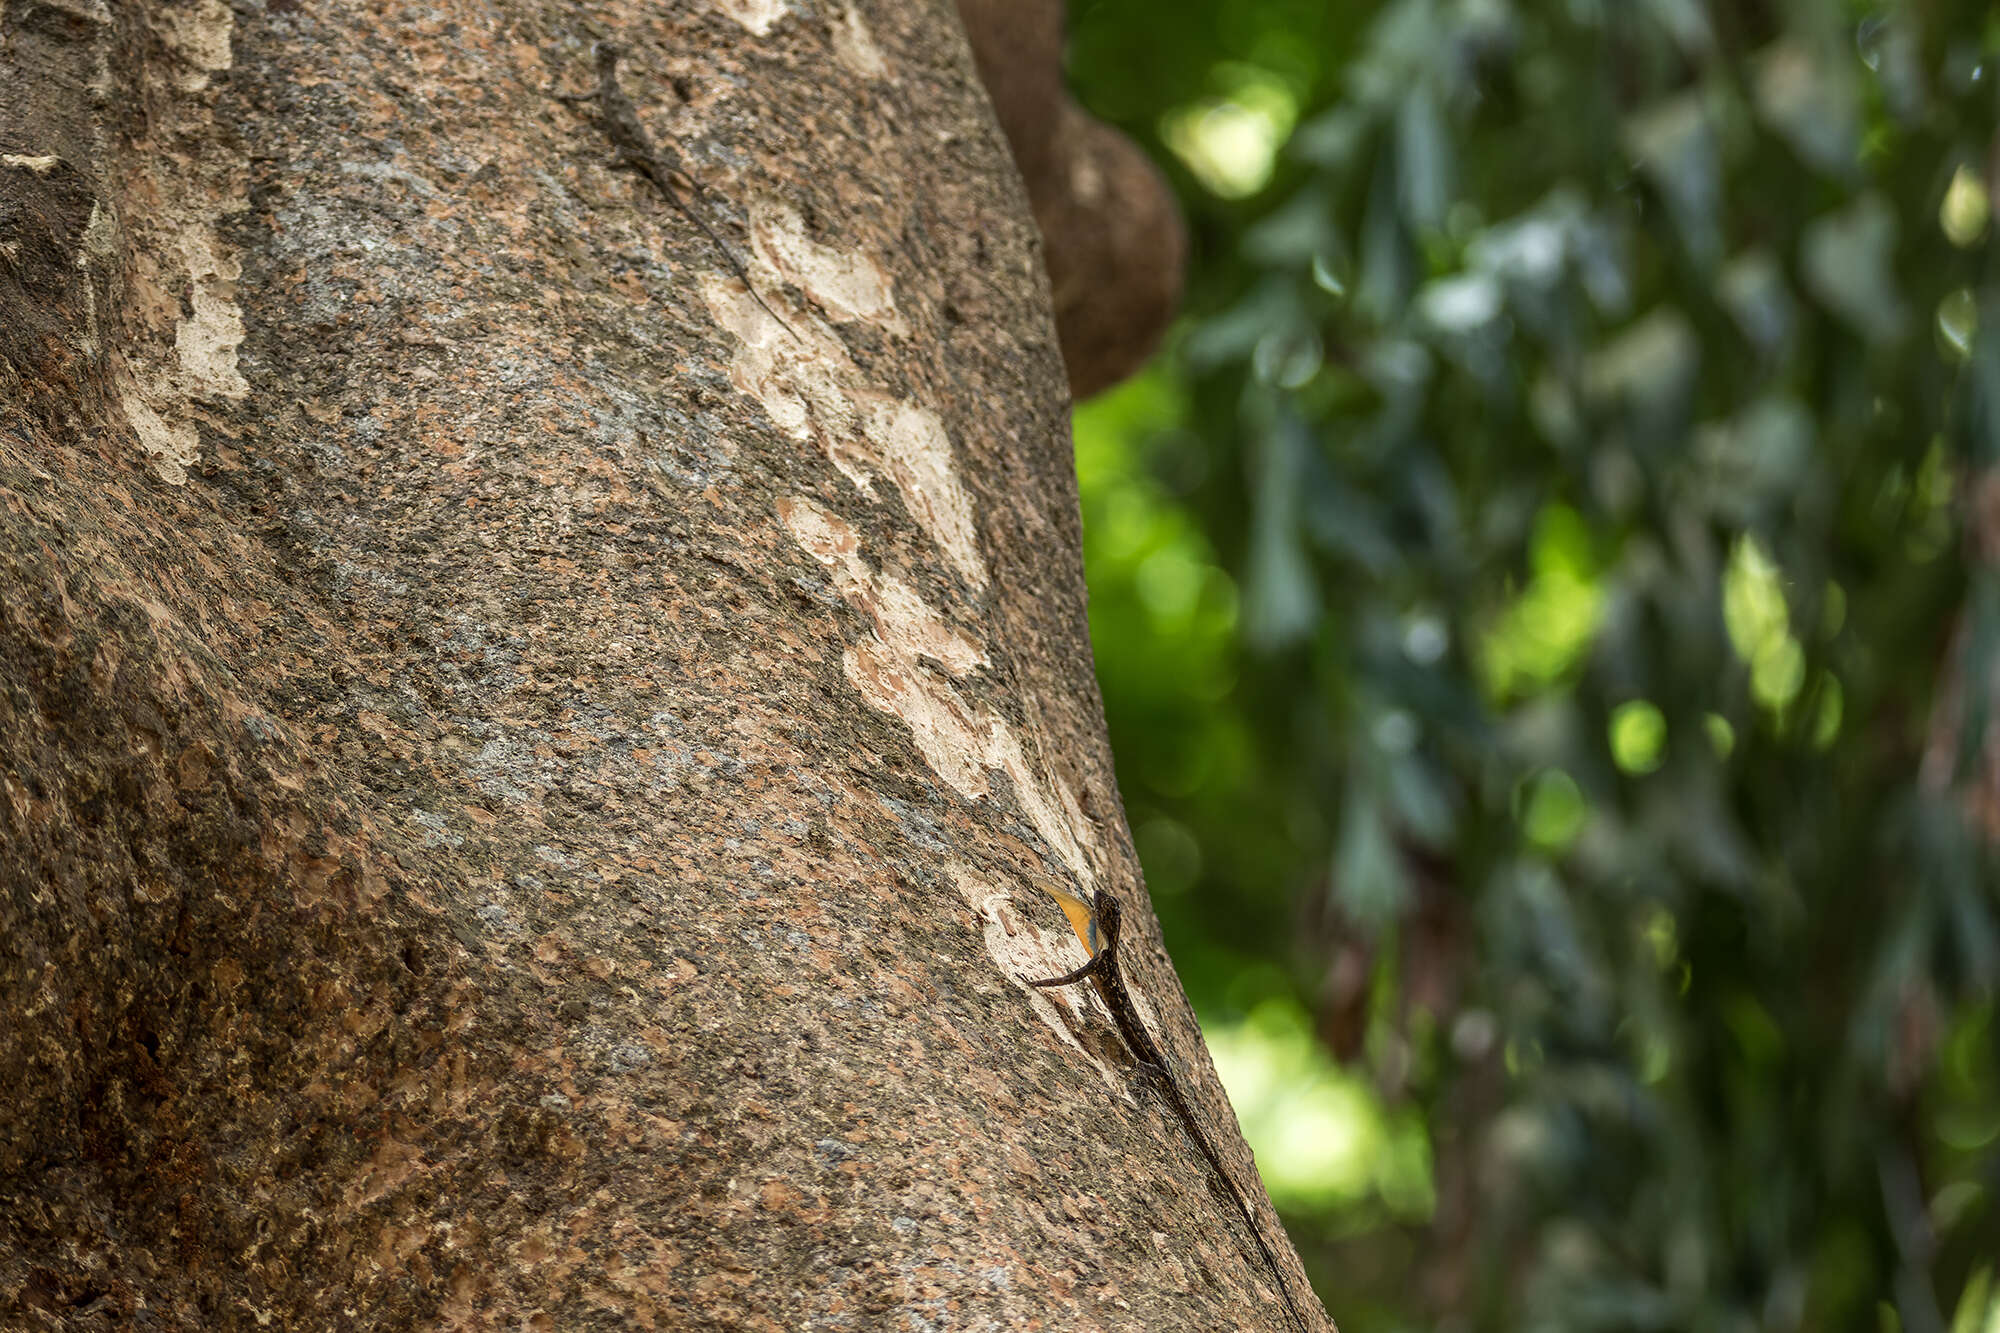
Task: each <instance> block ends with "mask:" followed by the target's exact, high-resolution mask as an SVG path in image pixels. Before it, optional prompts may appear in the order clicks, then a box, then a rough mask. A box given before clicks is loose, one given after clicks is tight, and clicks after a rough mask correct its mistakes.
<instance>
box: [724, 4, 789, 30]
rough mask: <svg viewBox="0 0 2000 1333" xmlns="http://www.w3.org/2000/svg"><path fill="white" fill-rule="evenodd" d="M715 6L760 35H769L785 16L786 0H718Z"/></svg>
mask: <svg viewBox="0 0 2000 1333" xmlns="http://www.w3.org/2000/svg"><path fill="white" fill-rule="evenodd" d="M715 7H716V8H717V9H719V10H721V11H722V12H723V13H724V14H725V15H727V16H728V17H729V18H732V19H734V20H735V21H736V22H737V23H739V24H741V25H742V26H743V27H744V28H745V29H746V30H748V31H749V32H751V33H753V34H755V35H756V36H758V37H768V36H770V35H771V29H772V28H773V27H775V26H777V22H778V20H779V19H781V18H783V17H784V16H785V10H786V8H787V6H786V4H785V0H716V5H715Z"/></svg>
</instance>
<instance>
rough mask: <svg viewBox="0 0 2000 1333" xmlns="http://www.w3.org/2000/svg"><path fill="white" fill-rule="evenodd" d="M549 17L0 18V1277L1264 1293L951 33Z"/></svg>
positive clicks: (49, 1321) (441, 1322)
mask: <svg viewBox="0 0 2000 1333" xmlns="http://www.w3.org/2000/svg"><path fill="white" fill-rule="evenodd" d="M593 13H594V14H595V15H596V17H594V18H591V19H585V18H583V17H580V16H579V15H578V13H577V11H575V10H574V9H572V8H571V7H568V6H557V5H547V6H542V5H537V4H533V3H518V4H516V3H506V4H501V5H497V6H495V5H488V6H479V5H464V4H459V3H456V2H455V0H444V3H442V4H441V5H432V6H412V7H403V6H383V7H366V6H338V5H336V6H322V5H301V4H299V3H298V0H265V3H262V4H259V3H256V0H244V3H241V4H238V5H236V6H235V7H233V8H232V7H230V6H227V5H225V4H223V3H221V0H187V2H186V3H182V4H178V5H173V6H168V5H164V4H158V5H146V6H120V7H118V8H116V9H115V10H114V9H109V8H106V7H104V6H103V3H102V0H22V3H19V4H17V5H15V6H13V7H11V8H10V9H9V10H8V13H7V19H6V21H7V23H8V25H9V29H8V31H7V33H6V40H5V42H4V44H0V411H4V418H0V655H4V677H3V678H0V912H4V917H0V1080H4V1084H5V1087H6V1089H7V1093H8V1097H9V1099H10V1105H9V1107H8V1110H7V1113H6V1115H5V1116H4V1117H0V1325H4V1326H5V1327H8V1328H16V1327H23V1328H64V1329H70V1328H94V1327H105V1328H124V1327H145V1328H190V1329H193V1328H199V1329H219V1328H237V1327H244V1328H248V1327H274V1328H283V1329H322V1328H326V1329H332V1328H349V1327H352V1328H391V1327H466V1328H503V1327H504V1328H535V1329H542V1328H548V1329H577V1328H587V1327H605V1328H627V1327H637V1328H702V1327H713V1328H729V1329H737V1328H742V1329H771V1330H777V1329H787V1330H790V1329H800V1328H828V1329H847V1328H854V1329H866V1328H890V1327H893V1328H939V1329H943V1328H985V1327H1002V1328H1024V1327H1034V1326H1040V1327H1051V1328H1074V1329H1087V1328H1146V1329H1201V1330H1211V1329H1221V1328H1233V1327H1255V1328H1281V1327H1286V1326H1287V1319H1286V1316H1285V1315H1284V1305H1283V1303H1282V1302H1281V1301H1280V1300H1279V1294H1280V1293H1279V1292H1278V1291H1277V1289H1276V1288H1277V1279H1276V1278H1274V1276H1273V1275H1272V1273H1271V1272H1270V1266H1269V1265H1268V1264H1266V1263H1264V1262H1262V1261H1261V1260H1260V1258H1259V1255H1258V1251H1257V1248H1256V1246H1255V1245H1253V1244H1252V1242H1251V1237H1250V1236H1249V1235H1248V1233H1247V1231H1246V1230H1245V1229H1244V1227H1243V1226H1242V1224H1241V1221H1240V1219H1239V1218H1237V1217H1236V1215H1235V1214H1234V1211H1233V1205H1231V1204H1230V1203H1229V1202H1228V1201H1227V1199H1226V1198H1225V1197H1224V1196H1223V1195H1222V1194H1220V1193H1219V1192H1218V1191H1217V1190H1216V1189H1214V1188H1213V1187H1212V1184H1211V1181H1210V1179H1209V1176H1208V1174H1207V1172H1206V1170H1205V1168H1204V1166H1203V1164H1202V1161H1201V1159H1200V1157H1199V1156H1198V1155H1197V1153H1196V1152H1194V1151H1193V1149H1192V1148H1191V1147H1190V1145H1189V1144H1188V1142H1187V1140H1186V1139H1185V1138H1184V1136H1183V1135H1182V1133H1181V1131H1180V1130H1179V1128H1178V1126H1177V1124H1176V1123H1175V1122H1174V1121H1173V1120H1172V1119H1171V1118H1169V1117H1167V1116H1165V1115H1163V1114H1162V1113H1161V1111H1160V1109H1159V1103H1158V1101H1157V1099H1156V1098H1154V1097H1152V1096H1150V1095H1148V1093H1147V1091H1146V1090H1145V1088H1144V1086H1143V1085H1142V1084H1141V1083H1139V1082H1136V1081H1134V1080H1133V1079H1132V1078H1131V1077H1130V1076H1129V1070H1128V1063H1129V1061H1128V1057H1127V1056H1125V1054H1124V1053H1123V1050H1122V1047H1120V1046H1119V1044H1118V1041H1117V1038H1116V1036H1115V1031H1114V1029H1113V1028H1112V1026H1111V1024H1110V1022H1109V1020H1108V1019H1107V1017H1106V1015H1105V1013H1104V1011H1103V1010H1102V1008H1101V1006H1100V1005H1099V1004H1098V1003H1097V1001H1096V1000H1094V999H1092V998H1089V997H1088V996H1086V995H1085V994H1084V993H1083V992H1082V991H1081V990H1069V991H1054V992H1042V991H1035V990H1030V989H1029V988H1027V987H1026V985H1025V984H1024V983H1023V978H1024V977H1032V976H1041V975H1047V974H1051V973H1056V972H1061V971H1066V970H1068V969H1069V968H1070V967H1071V966H1073V965H1074V964H1075V963H1076V962H1077V961H1079V960H1080V959H1081V957H1082V954H1081V950H1080V947H1079V945H1078V943H1077V941H1076V937H1075V935H1074V934H1072V931H1071V929H1070V926H1069V924H1068V923H1067V922H1066V921H1065V919H1064V917H1063V915H1062V913H1061V912H1059V911H1058V910H1057V905H1056V903H1055V901H1054V900H1053V899H1052V896H1051V891H1053V892H1058V893H1062V894H1067V895H1072V896H1083V897H1087V896H1088V894H1089V892H1090V891H1091V890H1093V889H1095V888H1098V887H1106V888H1109V889H1111V890H1112V891H1114V892H1116V893H1118V894H1119V895H1120V896H1121V897H1122V898H1123V899H1124V901H1125V905H1126V913H1125V916H1126V920H1127V922H1128V930H1127V936H1128V945H1127V949H1128V955H1127V962H1128V965H1129V968H1130V971H1131V973H1132V975H1133V978H1134V985H1135V989H1136V991H1137V992H1138V996H1139V1003H1140V1005H1141V1006H1142V1007H1144V1008H1145V1009H1146V1011H1147V1012H1146V1017H1147V1018H1148V1019H1149V1021H1151V1022H1152V1024H1153V1025H1154V1027H1155V1028H1156V1030H1157V1033H1158V1036H1159V1039H1160V1042H1161V1044H1162V1046H1164V1047H1165V1049H1166V1050H1167V1051H1168V1053H1169V1054H1170V1055H1171V1056H1172V1057H1173V1058H1174V1060H1175V1061H1176V1062H1177V1063H1178V1064H1179V1065H1180V1068H1181V1073H1182V1075H1183V1077H1184V1080H1185V1081H1186V1082H1187V1083H1188V1084H1189V1085H1190V1088H1191V1091H1192V1095H1193V1097H1194V1098H1195V1100H1196V1102H1197V1103H1198V1106H1199V1108H1200V1110H1201V1111H1202V1112H1203V1114H1204V1115H1205V1117H1206V1118H1207V1120H1208V1122H1209V1126H1210V1128H1209V1133H1210V1134H1211V1135H1212V1136H1214V1137H1215V1138H1216V1139H1217V1140H1218V1141H1220V1143H1221V1144H1222V1151H1223V1154H1224V1155H1225V1157H1226V1158H1228V1160H1229V1162H1230V1165H1231V1167H1232V1169H1233V1171H1234V1173H1235V1174H1236V1177H1237V1180H1238V1184H1239V1186H1241V1187H1244V1188H1246V1189H1247V1190H1248V1191H1249V1192H1251V1193H1252V1195H1253V1196H1254V1198H1255V1200H1256V1206H1257V1209H1258V1211H1259V1214H1260V1223H1261V1225H1263V1226H1264V1227H1265V1228H1266V1229H1267V1231H1266V1234H1268V1235H1270V1236H1272V1237H1273V1238H1274V1244H1275V1247H1276V1248H1277V1250H1278V1252H1279V1255H1280V1259H1281V1261H1282V1263H1283V1265H1284V1266H1285V1269H1286V1272H1285V1275H1284V1280H1285V1281H1286V1282H1287V1283H1289V1284H1290V1285H1291V1287H1292V1290H1293V1292H1294V1293H1295V1294H1297V1296H1298V1298H1299V1299H1300V1300H1301V1301H1308V1300H1309V1297H1307V1296H1306V1295H1305V1294H1304V1293H1305V1287H1304V1281H1303V1276H1302V1274H1301V1273H1300V1272H1299V1271H1298V1270H1297V1267H1296V1265H1297V1261H1296V1258H1295V1257H1294V1256H1293V1255H1292V1253H1291V1250H1290V1248H1289V1246H1288V1245H1286V1244H1285V1243H1284V1242H1283V1240H1282V1233H1281V1232H1280V1231H1278V1230H1277V1228H1276V1222H1275V1218H1274V1217H1273V1215H1272V1214H1271V1213H1270V1212H1269V1209H1268V1205H1267V1204H1266V1203H1265V1202H1264V1201H1263V1197H1262V1191H1261V1189H1259V1188H1258V1187H1257V1185H1256V1181H1255V1175H1254V1169H1253V1167H1252V1165H1251V1163H1250V1160H1249V1156H1248V1153H1247V1151H1246V1150H1245V1149H1244V1148H1243V1145H1242V1142H1241V1140H1240V1138H1239V1137H1238V1136H1237V1134H1236V1132H1235V1126H1234V1121H1233V1119H1231V1118H1230V1116H1229V1113H1228V1109H1227V1106H1226V1103H1225V1102H1224V1101H1223V1098H1222V1095H1221V1093H1220V1091H1219V1090H1218V1088H1217V1085H1216V1083H1215V1080H1214V1076H1213V1073H1212V1071H1211V1069H1210V1067H1209V1065H1208V1062H1207V1059H1206V1056H1205V1054H1204V1053H1203V1051H1202V1048H1201V1045H1200V1039H1199V1036H1198V1034H1197V1032H1196V1029H1195V1026H1194V1023H1193V1019H1192V1015H1191V1014H1190V1012H1189V1010H1188V1006H1187V1004H1186V1001H1185V999H1184V997H1183V996H1182V994H1181V991H1180V989H1179V986H1178V984H1177V982H1176V981H1175V979H1174V976H1173V973H1172V970H1171V968H1170V966H1169V964H1168V962H1167V959H1166V956H1165V954H1164V953H1163V952H1162V950H1161V947H1160V942H1159V936H1158V930H1157V926H1156V924H1155V923H1154V921H1153V919H1152V917H1151V914H1150V912H1148V911H1147V910H1145V907H1144V902H1145V900H1144V896H1143V890H1142V889H1141V888H1140V884H1139V878H1138V869H1137V864H1136V861H1135V859H1134V857H1133V854H1132V849H1131V843H1130V839H1129V837H1128V836H1127V833H1126V829H1125V825H1124V820H1123V816H1122V813H1121V812H1120V809H1119V805H1118V797H1117V793H1116V790H1115V788H1114V786H1113V782H1112V771H1111V764H1110V757H1109V755H1108V753H1107V751H1106V747H1105V740H1104V731H1103V724H1102V721H1101V718H1100V715H1099V705H1098V699H1097V694H1096V690H1095V687H1094V685H1093V682H1092V676H1091V666H1090V649H1089V644H1088V641H1087V639H1086V634H1085V623H1084V614H1083V599H1084V595H1083V583H1082V576H1081V570H1080V568H1079V562H1078V533H1077V504H1076V495H1075V489H1074V479H1073V475H1072V471H1071V466H1070V454H1069V436H1068V427H1067V417H1066V409H1067V401H1066V397H1065V393H1064V388H1063V385H1064V368H1063V363H1062V360H1061V358H1060V355H1059V352H1058V349H1057V347H1056V345H1055V342H1054V335H1053V332H1052V326H1051V322H1050V313H1049V294H1048V290H1047V285H1046V281H1045V279H1044V278H1043V276H1042V273H1041V268H1040V264H1039V260H1038V258H1037V245H1036V238H1035V234H1034V231H1033V227H1032V223H1031V221H1030V218H1029V212H1028V208H1027V205H1026V203H1025V201H1024V200H1023V198H1022V197H1021V195H1020V193H1019V185H1018V183H1017V178H1016V176H1015V175H1014V173H1013V172H1012V170H1011V169H1010V168H1009V166H1008V164H1007V158H1006V148H1005V145H1004V144H1003V142H1002V140H1001V138H1000V136H999V133H998V131H997V130H996V129H995V127H994V124H993V122H992V118H991V113H990V111H989V109H988V107H987V105H986V103H985V100H984V96H983V94H982V93H981V91H980V89H979V86H978V84H977V82H976V80H975V76H974V74H973V72H972V64H971V61H970V58H969V56H968V55H967V54H966V51H965V49H964V39H963V38H962V36H961V35H960V33H959V31H958V29H957V27H956V26H955V24H954V23H953V21H952V19H951V16H950V13H949V11H948V10H947V9H944V8H940V7H939V6H938V5H936V4H932V5H928V6H925V5H916V4H909V3H903V4H890V3H883V4H881V5H876V6H870V7H868V8H867V9H866V11H865V12H864V11H863V10H860V9H848V10H843V11H840V12H833V11H830V10H826V9H823V8H813V7H809V6H798V5H785V4H778V3H775V0H718V3H716V4H715V5H713V6H710V7H703V8H700V9H698V10H696V11H695V12H687V11H685V10H684V9H683V8H682V7H678V6H675V7H668V6H657V5H627V6H614V7H612V8H611V9H608V10H607V9H603V8H601V7H600V8H597V9H595V10H593ZM597 39H614V40H615V41H616V42H618V43H619V44H620V45H622V47H623V48H624V49H625V51H626V52H627V57H626V62H625V64H624V66H623V68H622V71H621V75H622V86H623V87H624V89H625V91H626V92H627V93H629V94H630V95H631V97H632V99H633V100H634V101H635V102H636V103H637V104H638V107H639V113H640V117H641V120H642V121H643V122H644V124H645V126H646V127H647V129H648V131H649V132H650V133H651V134H652V135H653V137H654V138H655V140H656V141H657V142H658V143H659V144H660V145H661V146H662V148H663V149H664V148H667V147H670V146H672V147H677V148H678V151H679V153H680V154H681V156H682V157H683V158H684V160H685V163H686V166H687V169H688V171H689V173H690V174H691V175H692V176H693V177H694V178H695V179H697V180H699V181H700V182H701V183H702V184H703V185H704V186H705V187H707V192H706V194H705V195H704V196H701V197H700V198H697V199H694V200H693V202H694V204H695V206H696V207H698V208H701V209H703V210H704V211H705V216H706V217H707V218H708V219H709V222H710V225H711V226H712V227H713V228H714V230H715V232H716V233H717V234H718V235H719V236H720V237H721V239H722V240H723V241H724V242H725V243H727V244H728V245H729V247H730V255H733V256H734V258H733V259H732V258H731V257H730V255H726V254H725V253H724V252H723V251H721V250H720V249H719V248H718V247H717V245H716V244H715V242H714V240H713V239H711V238H710V237H709V236H707V235H705V234H704V232H703V230H702V229H701V228H699V227H697V226H695V225H693V224H691V223H690V221H689V219H688V218H687V217H685V216H684V215H683V214H682V213H681V212H680V211H678V210H676V209H675V208H674V207H673V206H672V205H671V204H669V203H668V201H666V200H665V199H663V198H662V197H660V195H659V194H658V193H656V192H655V191H654V187H653V186H652V185H651V184H650V183H649V182H648V181H647V180H646V179H644V178H643V177H641V176H637V175H632V174H629V173H625V172H620V171H616V170H613V169H611V167H610V166H609V165H607V163H608V158H609V155H610V152H611V148H612V145H611V142H610V141H609V140H608V139H607V137H606V135H605V133H604V132H603V130H602V129H601V128H600V127H599V126H598V125H597V124H596V123H595V122H594V121H593V119H592V117H591V115H590V108H589V107H588V106H584V105H570V104H566V103H563V102H560V101H557V100H555V99H554V98H553V97H552V96H551V93H552V92H554V91H564V92H573V93H581V92H584V91H586V90H587V89H588V88H589V87H590V85H591V47H592V43H593V41H594V40H597ZM739 263H740V264H741V265H742V266H743V268H744V269H746V270H747V272H748V275H749V276H750V277H751V278H752V279H753V281H754V282H755V284H756V291H757V294H758V295H759V296H761V298H762V300H763V301H765V302H768V303H769V305H770V306H771V307H772V308H773V309H774V310H775V311H776V312H777V315H778V316H781V317H782V318H781V319H780V318H778V317H774V316H773V315H772V314H770V313H767V312H766V310H765V309H764V308H763V306H761V305H760V304H759V301H758V299H757V298H756V297H755V296H753V294H752V293H751V292H750V291H749V290H747V289H746V288H745V286H744V284H743V283H742V282H740V281H739V280H738V278H737V276H736V268H737V265H738V264H739ZM1311 1308H1312V1309H1313V1310H1314V1317H1315V1318H1317V1307H1316V1306H1314V1307H1311Z"/></svg>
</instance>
